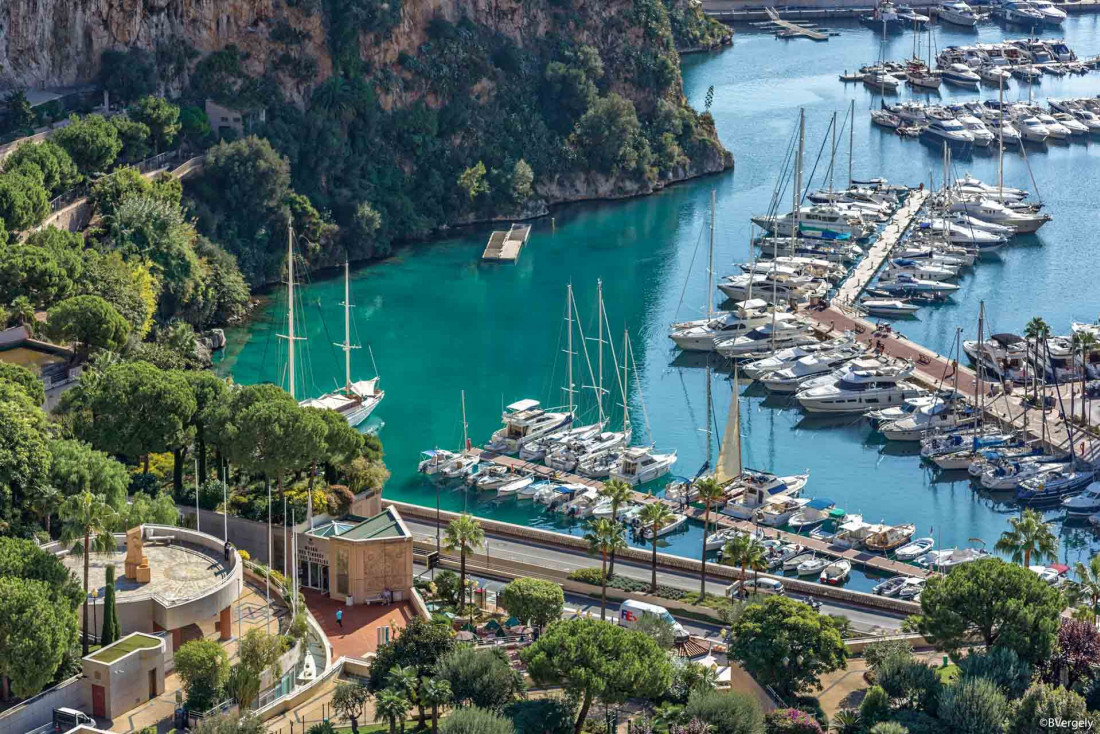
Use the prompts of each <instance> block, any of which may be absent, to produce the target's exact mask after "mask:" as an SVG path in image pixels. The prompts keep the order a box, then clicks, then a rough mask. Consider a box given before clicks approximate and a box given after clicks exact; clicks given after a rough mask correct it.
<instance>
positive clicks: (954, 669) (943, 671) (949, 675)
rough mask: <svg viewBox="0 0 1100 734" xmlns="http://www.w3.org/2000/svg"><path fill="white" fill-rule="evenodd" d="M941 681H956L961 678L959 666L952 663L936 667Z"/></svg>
mask: <svg viewBox="0 0 1100 734" xmlns="http://www.w3.org/2000/svg"><path fill="white" fill-rule="evenodd" d="M936 674H937V675H938V676H939V677H940V682H941V683H954V682H955V681H957V680H958V679H959V666H958V665H955V664H954V663H951V664H949V665H945V666H943V667H942V668H937V669H936Z"/></svg>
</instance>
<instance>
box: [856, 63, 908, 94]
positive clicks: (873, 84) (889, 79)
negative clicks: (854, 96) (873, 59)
mask: <svg viewBox="0 0 1100 734" xmlns="http://www.w3.org/2000/svg"><path fill="white" fill-rule="evenodd" d="M863 83H864V84H866V85H867V86H868V87H870V88H871V89H877V90H879V92H880V93H881V92H890V91H894V90H895V89H897V88H898V86H900V85H901V80H900V79H898V78H897V77H896V76H894V75H893V74H891V73H890V72H888V71H886V70H885V69H882V68H877V67H876V68H872V69H870V70H868V71H867V73H865V74H864V75H863Z"/></svg>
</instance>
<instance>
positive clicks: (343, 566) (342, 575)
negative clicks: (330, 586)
mask: <svg viewBox="0 0 1100 734" xmlns="http://www.w3.org/2000/svg"><path fill="white" fill-rule="evenodd" d="M336 593H337V594H338V595H340V596H347V595H348V552H347V551H346V550H342V549H337V550H336Z"/></svg>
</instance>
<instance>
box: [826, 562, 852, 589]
mask: <svg viewBox="0 0 1100 734" xmlns="http://www.w3.org/2000/svg"><path fill="white" fill-rule="evenodd" d="M851 572H852V562H851V561H849V560H847V559H845V558H842V559H840V560H839V561H834V562H832V563H830V564H829V565H828V566H826V567H825V568H824V570H823V571H822V572H821V576H819V577H818V581H820V582H821V583H823V584H831V585H834V586H835V585H837V584H842V583H844V581H845V580H846V579H847V578H848V574H850V573H851Z"/></svg>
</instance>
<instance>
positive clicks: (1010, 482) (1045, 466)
mask: <svg viewBox="0 0 1100 734" xmlns="http://www.w3.org/2000/svg"><path fill="white" fill-rule="evenodd" d="M1031 458H1032V460H1030V461H1029V460H1027V459H1021V460H1019V461H991V462H988V463H987V464H986V465H985V466H983V467H982V473H981V474H980V475H978V484H980V485H981V487H982V489H988V490H989V491H991V492H1005V491H1012V490H1015V489H1016V488H1017V487H1019V486H1020V483H1021V482H1023V481H1024V480H1025V479H1033V478H1036V477H1042V476H1043V475H1045V474H1050V473H1051V472H1054V471H1058V470H1059V469H1063V468H1065V464H1064V463H1061V462H1053V461H1038V460H1036V459H1037V458H1038V457H1031Z"/></svg>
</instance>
